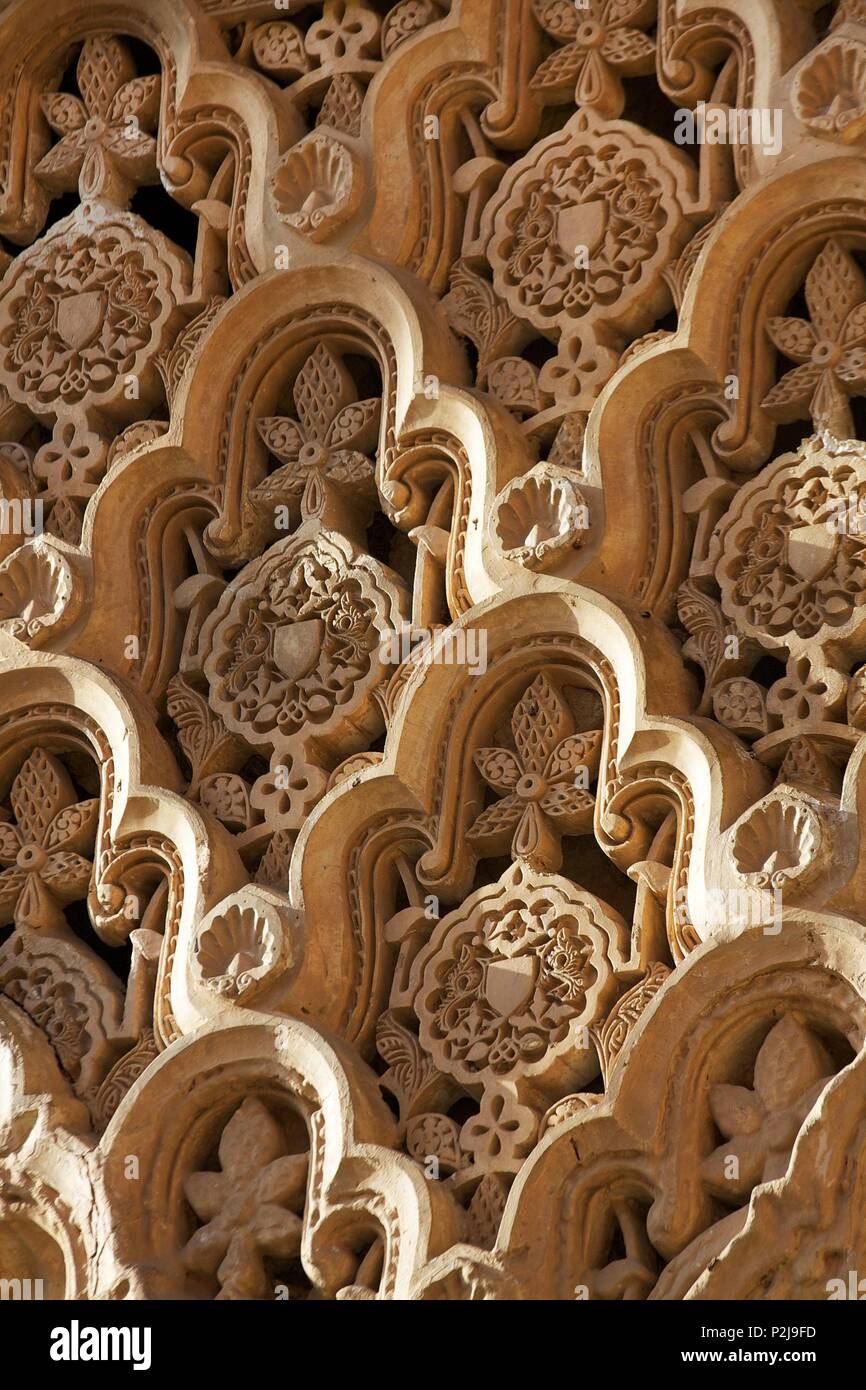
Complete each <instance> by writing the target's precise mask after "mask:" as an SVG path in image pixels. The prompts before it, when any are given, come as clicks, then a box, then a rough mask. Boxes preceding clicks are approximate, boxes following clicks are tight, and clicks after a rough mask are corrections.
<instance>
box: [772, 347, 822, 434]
mask: <svg viewBox="0 0 866 1390" xmlns="http://www.w3.org/2000/svg"><path fill="white" fill-rule="evenodd" d="M821 374H822V369H821V368H820V367H817V366H816V365H815V364H814V363H813V362H806V363H805V364H804V365H803V366H802V367H795V368H794V370H793V371H791V372H786V373H785V375H784V376H783V377H782V378H781V380H780V381H778V382H777V383H776V385H775V386H774V387H773V389H772V391H768V392H767V394H766V396H765V397H764V399H763V401H762V402H761V404H762V406H763V407H764V409H765V410H766V412H767V414H768V415H770V416H771V417H772V419H774V420H779V421H780V422H781V423H782V424H790V423H791V421H792V420H798V419H802V418H803V416H804V415H808V413H809V405H810V402H811V400H812V396H813V394H814V391H815V388H816V386H817V385H818V382H819V381H820V379H821Z"/></svg>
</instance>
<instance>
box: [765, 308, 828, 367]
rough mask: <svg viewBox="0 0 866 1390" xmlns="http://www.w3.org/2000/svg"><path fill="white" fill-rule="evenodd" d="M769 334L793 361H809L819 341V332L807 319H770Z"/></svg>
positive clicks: (781, 350)
mask: <svg viewBox="0 0 866 1390" xmlns="http://www.w3.org/2000/svg"><path fill="white" fill-rule="evenodd" d="M767 335H768V337H769V338H770V339H771V340H772V341H773V343H774V344H775V346H776V347H777V348H778V349H779V351H780V352H783V353H784V354H785V356H786V357H790V359H791V361H792V362H808V361H809V358H810V357H811V356H812V350H813V348H814V347H815V344H816V343H817V341H818V334H817V333H816V332H815V330H814V328H813V327H812V325H811V323H809V321H808V320H807V319H791V318H784V317H780V318H771V319H768V320H767Z"/></svg>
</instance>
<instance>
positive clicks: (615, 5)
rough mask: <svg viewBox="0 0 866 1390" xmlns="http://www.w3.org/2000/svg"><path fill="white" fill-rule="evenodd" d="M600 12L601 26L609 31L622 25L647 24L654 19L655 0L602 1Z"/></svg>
mask: <svg viewBox="0 0 866 1390" xmlns="http://www.w3.org/2000/svg"><path fill="white" fill-rule="evenodd" d="M600 11H601V13H600V19H601V22H602V24H605V25H607V26H608V27H609V28H611V29H616V28H619V26H620V25H623V24H649V22H650V20H652V19H653V18H654V17H655V12H656V0H602V3H601V6H600ZM597 17H599V16H597Z"/></svg>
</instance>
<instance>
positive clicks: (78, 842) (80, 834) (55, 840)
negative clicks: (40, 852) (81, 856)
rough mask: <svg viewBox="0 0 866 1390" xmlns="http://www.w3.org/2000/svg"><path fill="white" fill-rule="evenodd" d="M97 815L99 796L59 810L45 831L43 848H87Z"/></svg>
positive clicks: (94, 829)
mask: <svg viewBox="0 0 866 1390" xmlns="http://www.w3.org/2000/svg"><path fill="white" fill-rule="evenodd" d="M98 816H99V798H98V797H93V799H92V800H90V801H80V802H79V803H78V805H77V806H67V807H66V808H65V809H64V810H62V811H59V812H58V813H57V815H56V816H55V817H54V819H53V821H52V822H51V824H50V825H49V827H48V830H47V831H46V833H45V839H44V841H43V849H71V850H88V849H90V848H91V846H92V844H93V836H94V833H95V831H96V822H97V819H98Z"/></svg>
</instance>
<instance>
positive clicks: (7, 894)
mask: <svg viewBox="0 0 866 1390" xmlns="http://www.w3.org/2000/svg"><path fill="white" fill-rule="evenodd" d="M26 879H27V873H26V871H25V870H24V869H4V870H3V872H2V873H0V925H2V926H4V927H5V926H6V924H7V923H8V922H11V921H12V919H13V917H14V915H15V906H16V904H17V902H18V899H19V898H20V896H21V890H22V889H23V887H24V884H25V882H26Z"/></svg>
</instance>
